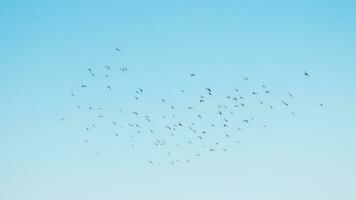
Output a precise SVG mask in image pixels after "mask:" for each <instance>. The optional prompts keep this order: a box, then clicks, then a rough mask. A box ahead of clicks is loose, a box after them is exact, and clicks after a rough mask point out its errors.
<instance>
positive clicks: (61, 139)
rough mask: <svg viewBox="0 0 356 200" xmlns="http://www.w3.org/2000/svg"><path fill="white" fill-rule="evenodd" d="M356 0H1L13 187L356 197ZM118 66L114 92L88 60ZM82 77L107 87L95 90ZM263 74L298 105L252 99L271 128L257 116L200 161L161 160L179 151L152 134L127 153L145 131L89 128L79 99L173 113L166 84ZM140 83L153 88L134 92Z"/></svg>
mask: <svg viewBox="0 0 356 200" xmlns="http://www.w3.org/2000/svg"><path fill="white" fill-rule="evenodd" d="M355 8H356V4H355V3H354V2H353V1H328V2H325V1H304V0H302V1H269V2H265V1H257V0H256V1H248V2H247V1H194V2H191V1H169V2H168V1H167V2H164V1H100V2H99V1H90V2H88V1H75V2H73V1H61V2H49V1H8V2H1V3H0V27H1V32H0V36H1V37H0V44H1V45H0V55H1V59H0V69H1V74H0V80H1V82H0V83H1V84H0V92H1V93H0V95H1V98H0V104H1V106H2V108H1V113H2V115H1V117H0V121H1V125H0V199H7V200H20V199H28V200H32V199H33V200H35V199H36V200H39V199H40V200H41V199H54V200H56V199H69V200H71V199H88V200H94V199H109V200H111V199H128V200H131V199H132V200H136V199H148V200H150V199H152V200H153V199H154V200H156V199H172V200H174V199H177V200H178V199H180V200H181V199H184V200H193V199H194V200H195V199H206V200H213V199H237V198H241V199H247V200H255V199H266V200H269V199H271V200H272V199H273V200H276V199H290V200H299V199H306V200H309V199H310V200H316V199H320V200H321V199H323V200H328V199H330V200H331V199H344V200H352V199H355V198H356V193H355V191H354V188H355V187H356V181H355V180H356V172H355V170H354V169H355V168H356V160H355V157H356V136H355V133H356V125H355V123H354V121H355V115H356V109H355V102H356V94H355V92H354V91H355V89H356V88H355V87H356V68H355V65H356V60H355V59H354V55H355V53H356V38H355V35H356V28H355V27H356V14H355V12H354V10H355ZM116 47H119V48H121V49H122V50H123V52H122V53H117V52H115V51H114V49H115V48H116ZM104 65H110V66H112V67H113V78H112V79H110V82H108V83H107V84H111V85H112V86H113V91H112V92H111V93H108V92H107V91H105V90H102V89H100V87H101V86H100V84H103V85H102V86H103V87H104V86H105V84H106V83H105V84H104V83H103V82H104V81H105V80H104V79H100V78H97V79H96V80H95V81H93V80H92V79H91V78H90V76H88V73H87V71H86V70H85V69H86V68H87V67H88V66H91V67H92V68H93V69H94V71H95V72H96V73H98V74H100V73H103V71H104V70H103V66H104ZM122 66H127V67H128V68H129V72H128V73H127V74H123V73H120V71H119V68H120V67H122ZM304 70H307V71H308V72H310V73H311V78H308V79H306V78H305V77H304V76H303V71H304ZM190 73H197V74H198V76H197V77H196V78H195V79H191V78H190V77H189V74H190ZM246 76H247V77H250V80H249V81H244V77H246ZM82 83H86V84H88V85H89V86H91V85H99V86H98V87H93V89H92V88H91V87H89V90H88V91H87V92H82V91H81V90H80V88H79V87H80V84H82ZM262 84H266V85H268V87H269V88H270V89H271V91H272V97H271V98H270V99H266V101H270V102H271V104H272V103H273V104H276V102H278V98H282V99H283V98H286V95H288V92H292V93H293V94H294V95H295V96H296V97H295V98H294V99H293V100H290V101H291V106H290V108H289V109H291V110H293V111H294V112H296V116H295V117H291V116H290V115H289V112H290V110H287V109H285V108H283V107H282V106H281V105H279V106H277V109H276V110H275V111H274V112H270V111H268V110H266V109H261V108H260V107H259V106H258V104H253V103H251V106H250V107H249V112H251V113H252V114H253V115H255V116H256V120H257V121H258V123H262V124H263V123H267V124H268V127H267V128H266V129H263V128H261V126H260V125H261V124H258V123H257V122H256V125H251V128H248V129H246V130H243V132H242V133H239V135H238V136H237V137H238V139H239V140H240V142H241V144H239V145H233V144H226V148H228V151H227V152H216V153H213V154H209V153H204V154H202V157H201V158H200V159H195V160H194V161H192V162H191V163H190V164H189V165H177V166H174V167H170V166H163V167H152V166H149V165H148V164H147V160H150V159H153V160H155V159H156V160H165V159H166V158H165V157H164V156H163V155H161V154H160V153H159V152H156V151H154V150H153V148H152V147H151V146H149V143H150V141H149V140H148V138H145V137H143V138H141V139H137V140H135V142H134V143H136V144H138V145H137V147H136V149H135V150H134V151H133V152H132V153H131V152H130V154H128V155H126V154H123V153H122V151H123V149H124V148H123V147H125V148H129V147H128V146H130V145H131V144H132V143H133V142H132V140H130V139H128V138H126V139H125V138H120V140H114V139H113V136H112V135H111V134H112V133H111V132H112V129H111V127H110V126H109V125H108V124H105V123H104V122H103V123H102V124H100V122H99V123H98V126H99V127H100V125H101V127H100V129H99V128H98V129H99V130H100V131H96V132H95V133H93V134H91V135H89V136H87V135H85V134H86V133H85V131H83V129H84V128H85V127H86V126H88V124H89V125H90V123H91V122H92V121H93V116H92V115H91V114H90V113H89V114H88V112H77V111H76V105H77V103H79V104H81V105H82V106H83V107H84V106H87V105H89V104H91V105H93V106H102V107H104V109H106V110H105V113H106V116H110V117H112V118H115V119H117V120H118V121H125V120H129V119H127V118H126V117H125V115H124V116H121V115H119V110H120V108H122V109H124V110H128V111H133V110H140V111H142V112H145V113H152V115H153V116H155V115H157V116H158V113H161V112H167V109H166V108H164V107H163V106H162V104H161V103H160V102H159V99H160V98H162V96H164V97H165V98H167V100H168V101H169V103H171V104H174V105H176V106H177V108H181V107H184V106H187V105H188V104H191V102H193V101H196V99H197V96H198V95H195V96H194V95H193V94H200V93H199V92H201V91H202V89H204V88H206V87H211V88H213V89H214V91H216V93H217V94H219V95H220V96H221V97H224V96H226V95H229V94H231V93H232V92H233V89H234V88H239V89H240V90H241V91H242V92H243V93H244V94H245V95H248V94H249V92H250V91H252V90H256V88H258V87H259V86H260V85H262ZM138 87H142V88H144V89H145V97H144V98H145V100H142V101H140V102H134V100H133V98H132V96H133V95H134V92H135V89H137V88H138ZM182 88H184V89H185V90H187V91H188V94H187V97H185V98H183V100H181V96H179V95H178V94H177V93H179V92H178V91H179V90H180V89H182ZM104 89H105V88H104ZM71 90H74V91H75V92H76V94H77V97H76V99H75V100H73V98H71V97H70V91H71ZM259 90H261V88H259ZM215 101H216V102H221V101H223V100H222V98H221V99H219V98H217V99H215ZM248 102H255V103H256V102H257V99H253V98H252V97H249V100H248ZM319 102H323V103H324V104H325V106H324V108H320V107H319V106H318V103H319ZM214 103H215V102H213V103H212V104H211V105H214V106H215V104H214ZM201 110H202V112H204V113H211V112H213V109H212V108H211V107H201ZM249 114H250V113H247V114H246V115H249ZM178 115H180V116H184V117H186V120H189V119H190V118H189V116H187V115H185V112H183V111H182V112H180V113H179V114H178ZM208 116H209V115H208ZM61 117H64V118H65V121H64V122H61V120H60V119H61ZM213 118H214V117H211V119H213ZM159 124H160V122H157V124H156V125H157V126H158V125H159ZM205 125H206V126H207V125H208V124H202V126H205ZM222 131H223V130H222V129H221V130H216V133H218V132H222ZM157 134H164V133H163V132H162V133H161V132H158V133H157ZM84 138H86V139H89V140H90V143H89V144H84V143H83V139H84ZM146 139H147V140H146ZM181 139H182V138H181ZM199 149H200V147H189V148H187V149H186V150H185V151H183V152H181V154H192V152H197V151H198V150H199ZM96 152H100V157H98V156H96V155H95V153H96ZM179 155H180V154H179ZM177 156H178V154H177Z"/></svg>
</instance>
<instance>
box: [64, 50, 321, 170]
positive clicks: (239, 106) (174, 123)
mask: <svg viewBox="0 0 356 200" xmlns="http://www.w3.org/2000/svg"><path fill="white" fill-rule="evenodd" d="M115 52H116V53H119V54H121V53H122V50H121V49H119V48H115ZM117 69H119V72H120V73H122V74H123V75H124V76H130V70H129V68H127V67H119V68H117ZM85 71H86V72H85V73H87V76H89V77H91V79H95V78H97V76H99V75H98V74H96V71H97V70H94V68H93V67H87V68H86V70H85ZM111 71H112V66H108V65H105V66H103V67H102V68H101V73H100V76H103V78H105V79H108V78H109V77H111V76H112V74H111ZM301 75H302V74H301ZM304 76H305V78H310V77H311V75H310V73H308V72H307V71H304ZM196 77H198V74H196V73H189V74H187V78H190V79H196ZM194 81H195V80H194ZM243 81H250V79H249V77H245V78H244V79H243ZM99 84H102V85H103V86H102V88H103V89H105V90H107V92H112V90H114V87H113V85H109V84H107V83H101V82H99ZM89 87H93V86H92V85H90V84H86V83H82V84H80V85H79V87H75V89H72V90H70V96H71V98H74V99H75V100H74V102H75V105H76V110H79V111H83V110H86V111H87V112H93V113H95V118H94V120H93V121H92V122H91V123H90V125H88V124H86V125H85V127H83V130H82V131H83V132H86V133H91V134H93V133H95V130H96V128H97V124H98V123H97V121H96V120H104V121H105V123H104V125H103V126H106V127H105V128H106V131H107V130H109V132H108V133H107V134H108V135H110V137H113V139H114V138H120V139H121V141H124V142H126V143H127V142H129V143H130V144H123V146H118V147H117V148H121V150H122V153H124V154H130V153H131V152H133V151H135V148H137V146H136V143H135V141H136V140H135V138H139V137H141V138H143V139H144V140H145V141H144V143H146V144H148V146H145V147H144V148H146V149H147V148H149V149H154V151H155V152H156V153H154V155H151V157H152V158H151V159H148V160H147V161H146V162H147V163H148V164H149V165H156V166H163V165H170V166H175V165H178V164H182V163H185V164H189V163H190V162H192V161H193V160H195V159H199V158H200V157H201V156H202V155H203V154H210V153H214V152H216V151H222V152H225V151H228V149H229V147H231V145H236V144H239V143H240V140H239V139H238V135H237V134H236V133H238V132H239V131H242V130H243V129H246V128H248V127H250V126H252V125H256V124H257V123H255V122H256V121H257V118H256V117H254V116H250V115H249V111H248V108H249V105H251V102H250V101H249V97H252V96H253V97H256V99H258V101H257V104H258V105H259V106H262V108H264V109H265V110H269V111H273V110H275V109H276V108H277V107H278V106H283V107H285V108H287V109H286V110H287V112H288V113H287V114H289V115H291V116H295V115H296V113H295V112H294V111H292V110H290V109H288V108H289V107H290V104H291V103H290V101H292V99H294V98H295V96H294V94H293V93H291V92H289V93H288V92H287V93H286V96H287V98H284V99H281V98H278V100H277V101H276V102H279V103H276V104H274V105H273V104H271V103H269V102H268V101H267V100H266V101H264V98H267V97H268V98H271V96H272V91H271V90H270V89H269V87H268V86H267V85H260V88H259V89H258V90H253V91H250V94H248V95H243V94H242V92H241V91H240V90H239V89H237V88H233V89H232V90H231V94H230V95H227V96H222V97H221V96H220V97H219V98H220V99H224V101H222V103H216V102H217V100H216V99H218V98H214V97H215V96H217V95H218V92H217V91H214V90H213V89H212V88H210V87H204V88H202V90H201V91H200V92H201V93H199V94H193V95H196V98H194V97H193V98H190V99H189V98H188V99H189V100H192V99H193V100H194V101H195V102H194V103H191V104H190V105H187V106H186V107H182V106H179V105H172V102H171V101H169V100H168V99H167V98H165V97H164V96H160V97H158V98H157V102H159V105H160V106H162V109H155V110H164V111H162V112H164V113H158V112H155V113H147V112H144V111H142V112H140V111H138V110H130V111H128V110H125V111H124V110H123V109H121V108H120V110H119V111H118V113H117V115H121V117H122V120H119V121H118V120H117V119H112V118H111V117H107V116H106V115H105V114H104V113H105V110H106V109H104V108H103V107H102V106H100V107H97V106H94V105H95V104H93V103H95V102H93V103H92V104H89V105H86V104H85V103H82V104H80V103H78V102H77V101H78V99H76V98H77V97H78V96H80V95H81V94H82V93H84V91H85V90H88V88H89ZM188 91H189V88H186V89H181V90H179V91H177V93H179V94H181V95H182V94H186V93H188ZM132 92H134V95H133V96H132V101H137V102H141V103H142V104H145V93H146V91H145V89H144V88H143V87H142V88H141V87H140V88H135V89H133V91H132ZM126 94H131V93H130V92H129V91H128V92H127V93H126ZM160 95H162V94H160ZM130 98H131V97H130ZM213 98H214V100H213ZM146 103H147V104H146V105H145V106H146V107H150V106H152V105H150V102H146ZM193 105H203V106H193ZM319 106H321V107H323V106H324V104H323V103H319ZM108 110H110V109H108ZM61 121H62V122H64V121H65V119H64V117H62V118H61ZM260 127H261V128H263V129H264V128H267V124H265V123H262V124H260ZM98 134H99V133H98ZM91 142H92V141H91V140H90V139H89V138H88V135H87V134H84V135H83V143H84V144H87V145H89V144H90V143H91ZM178 152H179V153H178ZM158 154H159V155H160V156H157V158H155V157H156V155H158ZM96 155H97V156H100V155H101V152H100V151H97V152H96Z"/></svg>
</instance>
